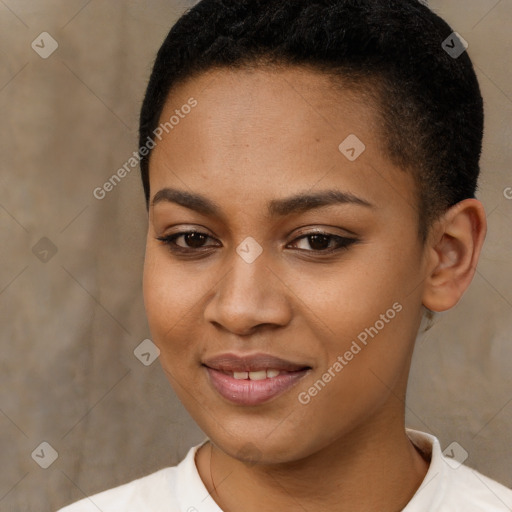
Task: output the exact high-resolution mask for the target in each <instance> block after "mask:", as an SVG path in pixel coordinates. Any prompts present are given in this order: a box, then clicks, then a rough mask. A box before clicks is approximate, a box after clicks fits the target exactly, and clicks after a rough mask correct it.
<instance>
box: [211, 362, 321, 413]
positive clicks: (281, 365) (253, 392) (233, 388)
mask: <svg viewBox="0 0 512 512" xmlns="http://www.w3.org/2000/svg"><path fill="white" fill-rule="evenodd" d="M203 366H204V367H205V369H206V371H207V372H208V376H209V382H210V384H211V386H212V387H213V389H214V390H215V391H216V392H217V393H219V395H221V396H222V397H223V398H225V399H226V400H228V401H229V402H231V403H234V404H236V405H245V406H251V405H260V404H263V403H265V402H268V401H269V400H271V399H273V398H275V397H277V396H278V395H281V394H283V393H284V392H286V391H288V390H289V389H290V388H292V387H293V386H294V385H295V384H296V383H297V382H298V381H299V380H300V379H302V378H303V377H304V376H305V375H306V374H307V373H309V371H310V370H311V367H310V366H308V365H306V364H300V363H294V362H292V361H287V360H285V359H282V358H280V357H276V356H271V355H269V354H253V355H244V356H238V355H236V354H233V353H227V354H220V355H218V356H215V357H212V358H209V359H207V360H205V361H204V362H203ZM269 369H272V370H279V371H281V372H283V373H281V374H279V375H277V376H276V377H272V378H268V377H267V378H265V379H261V380H249V379H235V378H234V377H233V376H232V375H229V374H228V373H226V372H243V371H246V372H251V371H260V370H269Z"/></svg>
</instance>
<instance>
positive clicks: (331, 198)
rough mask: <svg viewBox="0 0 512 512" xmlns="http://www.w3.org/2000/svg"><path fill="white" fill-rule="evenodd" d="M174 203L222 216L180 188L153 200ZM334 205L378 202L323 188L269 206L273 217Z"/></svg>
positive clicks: (213, 205)
mask: <svg viewBox="0 0 512 512" xmlns="http://www.w3.org/2000/svg"><path fill="white" fill-rule="evenodd" d="M163 201H166V202H171V203H176V204H179V205H180V206H183V207H185V208H189V209H191V210H194V211H196V212H199V213H201V214H203V215H211V216H219V217H220V216H221V208H220V206H219V205H218V204H217V203H215V202H214V201H212V200H211V199H208V198H206V197H204V196H202V195H200V194H196V193H193V192H187V191H184V190H178V189H175V188H167V187H166V188H163V189H161V190H159V191H158V192H157V193H156V194H155V195H154V197H153V200H152V201H151V206H153V207H154V206H155V205H156V204H158V203H160V202H163ZM334 204H353V205H358V206H365V207H367V208H374V205H373V204H372V203H370V202H369V201H367V200H366V199H363V198H361V197H358V196H356V195H354V194H352V193H350V192H342V191H340V190H321V191H319V192H312V193H311V192H302V193H299V194H296V195H293V196H290V197H286V198H284V199H272V200H271V201H269V203H268V205H267V209H268V213H269V215H270V216H271V217H277V216H279V217H284V216H286V215H291V214H292V213H303V212H305V211H308V210H313V209H315V208H321V207H323V206H331V205H334Z"/></svg>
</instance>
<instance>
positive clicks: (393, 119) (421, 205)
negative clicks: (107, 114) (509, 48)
mask: <svg viewBox="0 0 512 512" xmlns="http://www.w3.org/2000/svg"><path fill="white" fill-rule="evenodd" d="M461 45H462V40H461V39H459V38H457V36H456V35H454V34H453V30H452V29H451V28H450V26H449V25H448V24H447V23H446V22H445V21H444V20H443V19H442V18H440V17H439V16H438V15H437V14H435V13H434V12H432V11H431V10H430V9H429V8H428V7H427V6H426V5H424V4H423V3H422V2H421V1H419V0H279V1H277V0H202V1H200V2H199V3H197V4H196V5H195V6H194V7H192V8H191V9H189V10H187V11H186V12H185V13H184V14H183V15H182V16H181V17H180V18H179V19H178V21H177V22H176V23H175V24H174V26H173V27H172V28H171V30H170V32H169V34H168V35H167V37H166V39H165V41H164V42H163V44H162V46H161V48H160V50H159V51H158V54H157V56H156V59H155V63H154V66H153V70H152V73H151V76H150V79H149V84H148V87H147V90H146V95H145V97H144V101H143V104H142V109H141V114H140V131H139V135H140V138H139V143H140V146H139V147H140V148H142V147H144V146H145V145H146V144H147V141H148V140H149V139H153V138H154V135H153V131H154V130H155V129H156V128H157V127H158V125H159V122H160V117H161V114H162V110H163V108H164V104H165V102H166V100H167V98H168V97H169V94H170V92H171V90H172V88H173V87H175V86H176V85H178V84H179V83H182V82H184V81H186V80H187V79H190V78H192V77H194V76H197V75H198V74H200V73H202V72H205V71H208V70H214V69H222V68H243V67H253V68H254V67H263V66H265V65H269V66H270V65H272V66H278V67H288V66H302V67H306V68H308V69H313V70H317V71H318V72H321V73H325V74H326V75H328V76H329V77H332V78H333V79H334V80H335V81H336V80H337V81H338V82H339V83H340V85H347V84H349V85H350V86H352V88H354V87H356V88H359V89H360V90H361V91H366V92H368V93H370V96H373V97H376V98H378V99H377V101H376V105H375V107H376V112H377V114H378V116H377V117H378V120H379V130H380V132H381V133H380V135H381V138H382V140H383V142H384V144H383V147H384V148H385V151H386V153H387V156H388V157H389V159H390V160H391V161H392V162H393V163H395V164H396V165H398V166H399V167H401V168H403V169H406V170H408V171H410V172H412V173H413V175H414V179H415V183H416V189H417V199H418V201H417V204H416V207H417V210H418V219H419V234H420V237H421V238H422V240H423V241H425V240H426V236H427V234H428V230H429V227H430V226H431V224H432V222H433V221H434V220H435V219H436V218H438V217H439V215H440V214H442V213H443V212H444V211H445V210H446V209H447V208H449V207H450V206H452V205H454V204H456V203H457V202H459V201H462V200H463V199H466V198H470V197H475V191H476V188H477V184H478V175H479V171H480V169H479V160H480V153H481V148H482V136H483V122H484V115H483V101H482V96H481V93H480V88H479V85H478V80H477V77H476V74H475V71H474V69H473V65H472V63H471V60H470V58H469V56H468V54H467V52H466V51H464V48H465V47H463V46H461ZM450 48H455V49H456V50H457V49H460V50H461V51H459V52H457V53H460V55H458V54H457V53H453V52H450V51H449V49H450ZM340 142H341V140H340ZM139 151H140V149H139ZM145 153H146V154H145V155H139V156H140V167H141V174H142V182H143V185H144V192H145V197H146V206H149V160H150V156H151V152H147V151H145Z"/></svg>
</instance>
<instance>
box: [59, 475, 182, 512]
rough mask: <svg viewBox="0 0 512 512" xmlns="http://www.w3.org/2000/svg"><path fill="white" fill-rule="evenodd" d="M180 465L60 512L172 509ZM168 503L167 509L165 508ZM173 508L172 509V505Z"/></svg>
mask: <svg viewBox="0 0 512 512" xmlns="http://www.w3.org/2000/svg"><path fill="white" fill-rule="evenodd" d="M176 470H177V468H176V467H169V468H164V469H161V470H159V471H156V472H155V473H152V474H150V475H147V476H144V477H142V478H138V479H137V480H133V481H131V482H129V483H126V484H123V485H120V486H118V487H114V488H113V489H109V490H106V491H103V492H100V493H98V494H94V495H93V496H89V497H87V498H84V499H82V500H80V501H77V502H76V503H73V504H71V505H68V506H67V507H64V508H62V509H60V510H59V511H58V512H98V510H101V511H102V512H131V511H133V512H135V511H137V512H139V511H141V510H148V512H149V511H151V512H160V511H162V512H163V511H164V510H166V511H168V510H172V505H174V503H173V500H174V497H175V493H174V492H173V490H174V487H175V486H174V483H175V477H176ZM163 504H165V508H163ZM169 507H171V508H169Z"/></svg>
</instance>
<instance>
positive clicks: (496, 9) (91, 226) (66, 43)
mask: <svg viewBox="0 0 512 512" xmlns="http://www.w3.org/2000/svg"><path fill="white" fill-rule="evenodd" d="M190 5H192V2H189V3H188V4H187V2H185V1H184V0H183V1H181V2H180V1H178V0H176V1H169V0H123V1H120V0H117V1H114V0H110V1H108V0H90V1H87V0H60V1H59V0H37V1H36V0H3V1H0V117H1V123H2V137H1V138H0V152H1V155H2V159H1V161H0V321H1V325H2V329H1V331H0V340H1V348H2V352H1V354H2V355H1V358H0V365H1V371H0V443H1V445H0V446H1V454H2V461H3V463H2V465H1V466H0V510H2V511H4V510H5V511H39V512H46V511H52V510H55V509H57V508H59V507H61V506H63V505H65V504H67V503H69V502H71V501H74V500H77V499H80V498H82V497H84V496H86V495H90V494H93V493H95V492H98V491H100V490H104V489H106V488H110V487H113V486H115V485H118V484H121V483H124V482H127V481H129V480H131V479H134V478H137V477H140V476H143V475H145V474H148V473H150V472H152V471H155V470H157V469H159V468H161V467H164V466H168V465H174V464H176V463H177V462H178V461H179V460H180V459H181V458H182V457H183V456H184V455H185V453H186V451H187V450H188V448H189V447H190V446H192V444H195V443H197V442H199V441H200V440H201V439H202V438H203V434H202V433H201V431H200V430H199V429H198V428H197V427H196V426H195V425H194V423H193V422H192V420H191V419H190V418H189V416H188V414H187V413H186V411H185V410H184V408H183V407H182V406H181V404H180V403H179V402H178V400H177V398H176V397H175V395H174V393H173V391H172V390H171V388H170V386H169V385H168V383H167V380H166V379H165V377H164V375H163V372H162V371H161V369H160V366H159V364H158V362H155V363H154V364H151V365H150V366H145V365H143V364H142V363H141V362H140V361H139V360H138V359H137V358H136V357H135V355H134V353H133V351H134V349H135V348H136V347H137V346H138V345H139V344H140V343H141V342H142V340H144V339H146V338H149V337H150V335H149V331H148V328H147V323H146V320H145V315H144V308H143V302H142V292H141V277H142V264H143V254H144V241H145V228H146V222H147V221H146V212H145V207H144V200H143V194H142V188H141V185H140V178H139V175H138V169H137V168H135V169H134V170H133V171H132V172H131V173H130V174H129V175H127V176H126V177H125V178H124V179H123V180H122V181H121V182H120V183H119V184H118V185H117V186H116V187H115V188H114V189H113V190H112V191H110V192H109V193H108V194H106V196H105V197H104V198H103V199H97V198H95V197H94V195H93V190H94V189H95V188H96V187H101V186H102V184H103V183H104V182H105V181H106V180H107V179H108V178H109V177H110V176H111V175H112V174H113V173H114V172H115V171H116V170H117V169H118V168H119V167H121V166H122V165H123V164H124V163H125V162H126V161H127V160H128V159H129V158H130V156H131V155H132V152H133V151H134V150H136V147H137V120H138V112H139V108H140V104H141V101H142V96H143V93H144V88H145V84H146V81H147V78H148V75H149V71H150V67H151V63H152V60H153V58H154V55H155V52H156V50H157V49H158V47H159V45H160V43H161V42H162V40H163V38H164V37H165V35H166V34H167V32H168V30H169V29H170V27H171V26H172V24H173V22H174V21H175V20H176V19H177V18H178V17H179V15H180V14H181V13H182V12H184V10H185V9H186V8H187V7H188V6H190ZM430 5H431V7H433V8H434V10H436V11H437V12H438V13H439V14H441V15H442V16H443V17H445V19H447V21H448V22H449V23H450V24H451V25H452V26H453V28H454V30H456V31H457V32H459V33H460V34H461V35H462V36H463V37H464V38H465V39H466V40H467V41H468V43H469V48H468V51H469V53H470V56H471V57H472V59H473V61H474V64H475V66H476V70H477V72H478V75H479V78H480V83H481V87H482V92H483V95H484V98H485V104H486V115H487V117H486V134H485V141H484V147H485V149H484V154H483V158H482V172H483V175H482V180H481V188H480V194H479V197H480V198H481V199H482V200H483V202H484V204H485V206H486V210H487V213H488V217H489V233H488V238H487V241H486V245H485V248H484V251H483V255H482V257H481V261H480V264H479V266H478V270H477V274H476V275H475V278H474V281H473V284H472V286H471V288H470V290H469V291H468V292H467V294H466V295H465V297H464V299H463V300H462V301H461V302H460V303H459V305H458V306H457V307H456V308H454V309H453V310H452V311H450V312H448V313H444V314H441V315H439V316H438V317H437V318H436V320H435V323H434V326H433V327H432V328H431V329H430V330H429V331H427V332H426V333H424V334H423V335H420V336H419V338H418V342H417V348H416V352H415V357H414V361H413V369H412V374H411V385H410V389H409V394H408V403H407V406H408V407H407V422H408V424H409V425H410V426H411V427H414V428H420V429H422V430H426V431H429V432H432V433H434V434H436V435H437V436H438V437H439V438H440V440H441V444H442V447H443V448H444V447H446V446H448V445H449V444H450V443H451V442H452V441H457V442H458V443H459V444H460V445H461V446H463V447H464V449H465V450H466V451H467V452H468V454H469V457H468V460H467V461H466V463H467V464H468V465H470V466H472V467H475V468H476V469H478V470H480V471H481V472H483V473H485V474H487V475H489V476H491V477H493V478H495V479H497V480H499V481H501V482H503V483H504V484H506V485H508V486H512V472H511V461H512V429H511V428H510V427H511V425H512V372H511V371H510V370H511V361H512V343H511V341H512V340H511V334H510V333H511V332H512V314H511V313H512V309H511V308H512V267H511V254H512V251H511V249H512V228H511V226H512V222H511V221H512V189H510V188H507V187H512V173H511V171H510V166H511V151H510V149H511V143H510V135H511V128H510V126H511V125H512V123H511V118H512V75H511V74H512V71H511V70H510V68H509V67H508V64H509V61H510V58H509V56H510V54H511V51H512V37H511V36H510V31H509V27H510V26H511V25H512V3H511V2H508V1H504V0H502V1H497V0H450V1H441V0H436V1H431V2H430ZM43 32H46V33H47V34H43V35H40V34H42V33H43ZM32 44H33V46H31V45H32ZM56 45H58V47H57V48H56V49H55V51H54V52H53V53H51V55H48V54H49V53H50V52H51V51H52V50H53V49H54V47H55V46H56ZM43 57H46V58H43ZM507 191H508V193H507ZM507 196H508V199H507ZM41 443H49V445H50V446H51V447H52V448H50V447H48V446H47V445H44V444H43V445H41ZM52 449H53V450H55V451H56V452H57V454H58V456H57V459H56V460H55V461H54V462H53V463H52V464H51V466H49V467H48V468H47V469H43V468H42V467H40V465H39V464H41V465H43V466H44V465H45V463H49V462H51V460H52V458H54V457H55V456H56V454H54V452H53V451H52ZM36 462H38V463H39V464H38V463H36Z"/></svg>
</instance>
